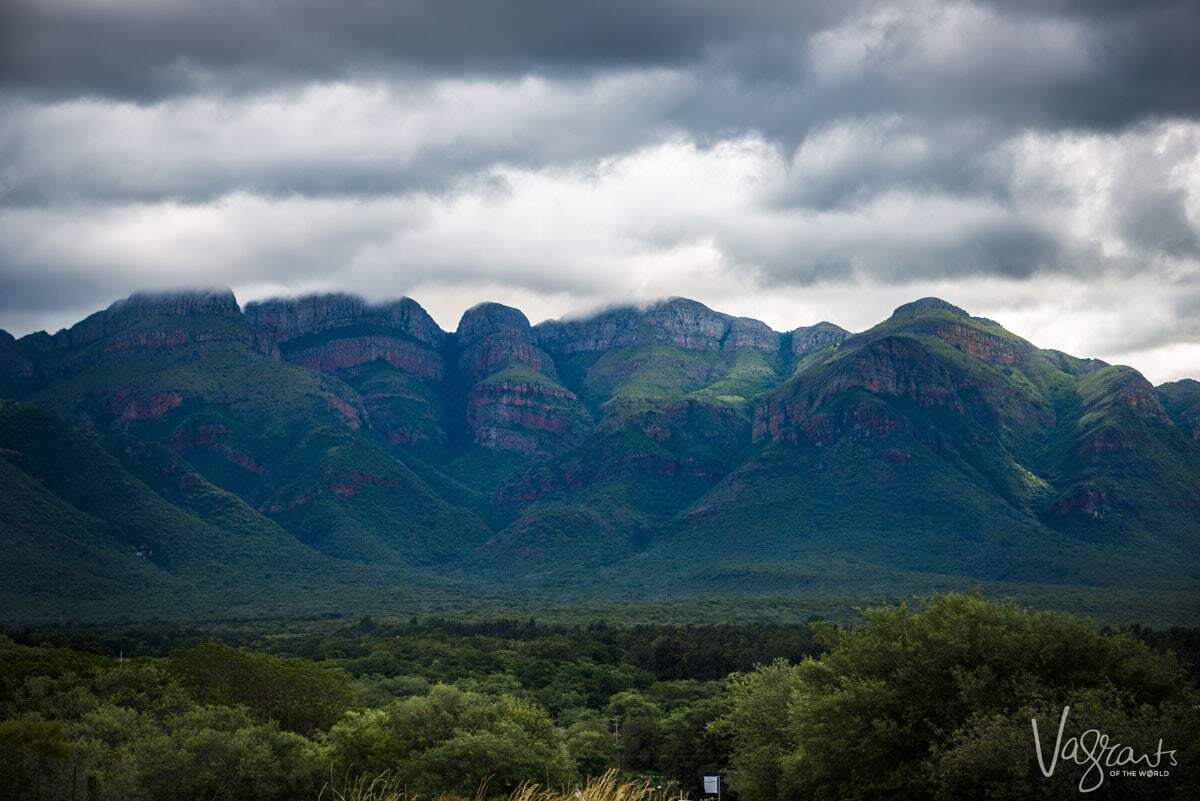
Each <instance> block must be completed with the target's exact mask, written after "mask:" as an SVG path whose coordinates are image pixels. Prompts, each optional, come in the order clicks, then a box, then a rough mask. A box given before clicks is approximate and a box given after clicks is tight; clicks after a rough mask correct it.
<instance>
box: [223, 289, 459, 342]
mask: <svg viewBox="0 0 1200 801" xmlns="http://www.w3.org/2000/svg"><path fill="white" fill-rule="evenodd" d="M246 319H248V320H249V321H250V322H251V323H252V324H253V325H255V326H258V327H259V328H262V329H263V330H265V331H267V332H268V333H270V334H271V336H272V337H274V339H275V341H276V342H280V343H282V342H287V341H288V340H291V339H296V338H298V337H302V336H306V335H309V334H317V333H321V332H325V331H334V330H337V329H342V328H351V327H353V326H374V327H377V328H383V329H395V330H397V331H400V332H402V333H404V334H407V335H408V336H411V337H412V338H413V339H416V340H419V341H421V342H425V343H427V344H430V345H437V344H439V343H440V342H441V341H442V338H443V337H444V336H445V332H443V331H442V329H441V328H439V327H438V325H437V323H435V322H434V320H433V318H432V317H430V316H429V314H428V313H427V312H426V311H425V309H423V308H422V307H421V305H420V304H419V303H417V302H416V301H415V300H413V299H411V298H400V299H398V300H392V301H387V302H384V303H369V302H368V301H366V300H364V299H363V298H362V297H360V296H358V295H348V294H345V293H341V292H334V293H326V294H321V295H303V296H301V297H297V298H272V299H270V300H264V301H259V302H255V303H247V304H246Z"/></svg>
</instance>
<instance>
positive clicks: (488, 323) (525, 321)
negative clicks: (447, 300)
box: [458, 301, 532, 345]
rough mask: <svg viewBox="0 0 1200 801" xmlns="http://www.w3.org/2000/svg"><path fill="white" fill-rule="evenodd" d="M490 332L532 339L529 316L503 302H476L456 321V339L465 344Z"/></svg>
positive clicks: (488, 334)
mask: <svg viewBox="0 0 1200 801" xmlns="http://www.w3.org/2000/svg"><path fill="white" fill-rule="evenodd" d="M492 334H511V335H516V336H519V337H521V338H523V339H530V340H532V334H531V332H530V325H529V318H528V317H526V316H525V313H524V312H522V311H521V310H520V309H514V308H513V307H512V306H505V305H504V304H503V303H493V302H490V301H488V302H484V303H477V304H475V305H474V306H472V307H471V308H469V309H467V310H466V311H465V312H463V316H462V319H461V320H459V321H458V341H459V343H460V344H463V345H466V344H470V343H471V342H475V341H477V340H479V339H482V338H483V337H486V336H490V335H492Z"/></svg>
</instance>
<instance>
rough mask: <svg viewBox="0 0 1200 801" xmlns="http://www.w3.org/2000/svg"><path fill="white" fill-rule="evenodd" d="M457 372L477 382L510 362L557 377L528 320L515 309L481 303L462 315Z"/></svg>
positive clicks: (551, 360)
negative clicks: (538, 344)
mask: <svg viewBox="0 0 1200 801" xmlns="http://www.w3.org/2000/svg"><path fill="white" fill-rule="evenodd" d="M457 344H458V371H459V373H460V375H463V376H464V377H465V378H466V379H467V380H470V381H479V380H481V379H483V378H486V377H487V376H489V375H491V374H493V373H495V372H497V371H498V370H500V369H502V368H504V367H508V366H511V365H513V364H523V365H525V366H527V367H528V368H529V369H531V370H533V371H534V372H535V373H541V374H542V375H545V376H548V377H549V378H555V379H556V378H557V377H558V374H557V371H556V370H555V367H554V360H553V359H552V358H550V356H549V355H548V354H546V352H545V351H543V350H541V349H540V348H539V347H538V346H537V342H536V341H535V339H534V336H533V329H532V328H531V327H530V325H529V320H528V319H526V317H525V315H524V314H522V313H521V312H520V311H518V310H517V309H514V308H512V307H510V306H503V305H501V304H499V303H480V304H479V305H477V306H474V307H472V308H470V309H467V311H466V312H465V313H464V314H463V316H462V320H461V321H459V324H458V331H457Z"/></svg>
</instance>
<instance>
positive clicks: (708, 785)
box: [704, 776, 721, 793]
mask: <svg viewBox="0 0 1200 801" xmlns="http://www.w3.org/2000/svg"><path fill="white" fill-rule="evenodd" d="M704 792H706V793H719V792H721V777H720V776H705V777H704Z"/></svg>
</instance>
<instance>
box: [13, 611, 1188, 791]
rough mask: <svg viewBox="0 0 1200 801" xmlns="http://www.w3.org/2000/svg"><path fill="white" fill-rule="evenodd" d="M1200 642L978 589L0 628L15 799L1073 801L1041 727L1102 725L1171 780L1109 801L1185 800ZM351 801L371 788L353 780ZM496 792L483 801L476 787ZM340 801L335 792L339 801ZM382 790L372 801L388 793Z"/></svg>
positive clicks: (1134, 783)
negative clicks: (593, 607)
mask: <svg viewBox="0 0 1200 801" xmlns="http://www.w3.org/2000/svg"><path fill="white" fill-rule="evenodd" d="M1198 658H1200V637H1198V633H1197V631H1196V630H1194V629H1173V630H1145V629H1140V628H1136V629H1129V630H1124V631H1121V632H1114V631H1098V630H1097V629H1096V628H1095V627H1093V626H1092V625H1090V624H1088V623H1086V622H1083V621H1080V620H1077V619H1074V618H1071V617H1067V616H1062V615H1058V614H1052V613H1044V612H1032V611H1028V610H1024V609H1022V608H1020V607H1017V606H1015V605H1013V604H1006V603H996V602H991V601H986V600H984V599H982V598H980V597H978V596H964V595H949V596H940V597H935V598H932V599H929V600H927V601H923V602H920V603H915V604H912V605H908V604H898V605H889V606H883V607H878V608H873V609H869V610H866V611H865V612H864V613H863V615H862V619H861V620H860V621H859V622H858V623H857V624H855V625H853V626H848V627H836V626H834V625H832V624H828V623H824V622H820V621H812V622H809V623H807V624H795V625H703V626H666V625H641V626H613V625H609V624H605V623H603V622H594V623H591V624H587V625H562V624H553V625H551V624H539V623H537V622H535V621H532V620H530V621H517V620H491V621H487V620H480V621H453V620H445V619H416V618H413V619H409V620H404V621H376V620H372V619H371V618H365V617H364V618H362V619H360V620H357V621H353V622H347V621H324V622H312V623H308V624H303V623H293V624H291V625H290V626H289V627H286V628H284V629H283V630H280V629H279V628H274V629H268V628H266V627H265V626H261V627H254V626H244V627H241V628H238V629H236V630H234V629H229V630H217V629H211V628H208V629H205V628H166V627H158V628H142V629H130V628H122V629H119V630H117V629H114V630H103V629H93V630H86V631H84V630H74V631H69V630H61V629H60V630H28V629H26V630H10V631H7V632H5V633H4V635H3V636H0V665H2V667H0V718H2V722H0V797H3V798H6V799H14V801H15V800H16V799H39V801H41V800H42V799H45V801H55V800H57V799H72V801H102V800H103V799H145V800H146V801H156V800H157V799H164V800H165V799H181V800H182V799H196V800H197V801H201V800H203V801H220V800H221V799H230V800H232V799H255V800H256V801H265V800H266V799H281V800H282V799H316V798H318V797H319V796H320V795H321V794H322V792H323V790H324V791H325V792H326V797H346V798H351V797H364V796H369V795H370V793H365V792H364V787H366V786H368V785H369V784H370V782H371V781H372V780H374V779H376V778H378V777H384V780H385V781H384V785H377V788H378V786H386V787H388V788H392V792H393V793H394V794H399V795H406V796H407V797H409V798H412V797H416V796H420V797H436V796H439V795H450V796H456V797H475V796H476V795H477V794H478V795H482V796H485V797H506V796H508V795H509V794H510V793H512V792H514V791H516V790H518V789H519V788H521V787H522V786H523V785H525V784H526V783H527V782H536V783H538V784H540V785H542V786H543V787H547V788H559V789H566V788H569V787H572V786H575V785H576V784H577V783H578V782H580V781H583V780H586V779H587V778H588V777H596V776H600V775H603V774H605V773H606V772H608V771H617V772H618V773H619V775H620V776H621V777H623V778H626V779H631V780H636V779H641V780H644V781H648V782H649V784H647V785H646V786H647V787H653V788H659V787H661V788H662V793H664V794H669V795H671V796H673V797H679V796H680V795H681V794H682V795H684V796H686V797H690V798H697V797H699V796H701V795H702V785H701V777H702V776H703V775H705V774H719V775H721V776H722V777H724V784H723V796H724V797H725V798H730V799H735V800H736V799H744V801H783V799H793V798H821V799H841V798H862V799H866V798H893V799H929V798H947V799H961V798H985V797H986V798H1013V799H1016V798H1021V799H1032V798H1048V799H1049V798H1057V799H1061V798H1063V797H1066V794H1067V793H1068V792H1071V791H1072V788H1074V787H1075V786H1076V785H1077V784H1078V783H1079V782H1080V781H1081V774H1083V772H1084V771H1085V769H1086V768H1085V767H1083V766H1081V765H1077V764H1074V763H1069V764H1063V765H1060V766H1059V767H1058V769H1057V771H1056V773H1055V774H1054V775H1053V776H1052V777H1051V778H1049V779H1047V778H1045V777H1044V776H1043V775H1041V774H1040V773H1039V771H1038V767H1037V763H1036V761H1035V759H1034V744H1033V740H1032V736H1031V734H1030V723H1029V721H1030V718H1033V717H1036V718H1038V719H1040V720H1042V721H1044V724H1043V725H1044V728H1045V729H1046V730H1047V731H1049V732H1050V733H1049V734H1047V735H1044V737H1045V738H1047V747H1050V745H1049V743H1050V742H1051V741H1052V738H1053V732H1054V729H1055V727H1056V726H1057V723H1058V720H1059V714H1060V711H1061V710H1062V707H1063V706H1064V705H1070V706H1071V719H1070V722H1069V723H1068V724H1067V736H1068V737H1069V736H1071V735H1078V734H1080V732H1082V731H1083V730H1085V729H1088V728H1096V729H1100V730H1103V731H1104V732H1106V733H1108V734H1110V735H1111V736H1112V737H1113V739H1114V740H1120V741H1121V742H1122V743H1123V744H1126V745H1129V746H1132V747H1133V748H1134V750H1135V751H1137V752H1138V753H1139V754H1140V753H1143V752H1150V753H1153V752H1154V750H1155V746H1156V745H1157V744H1158V741H1159V740H1160V739H1161V741H1162V746H1161V748H1162V750H1163V751H1164V753H1165V752H1166V751H1167V750H1174V751H1175V752H1176V753H1175V754H1174V762H1175V763H1177V764H1174V765H1172V764H1171V762H1170V760H1167V758H1166V757H1164V760H1167V761H1166V762H1165V763H1164V765H1163V769H1166V770H1169V775H1166V776H1163V777H1159V778H1138V779H1135V778H1125V779H1120V778H1114V779H1108V778H1105V779H1104V781H1103V784H1102V786H1101V787H1100V788H1099V790H1098V791H1097V792H1096V794H1095V795H1093V797H1098V798H1106V797H1108V798H1126V797H1128V798H1180V799H1182V798H1192V797H1194V796H1191V795H1189V793H1190V792H1191V788H1192V785H1191V784H1189V782H1194V781H1195V778H1194V776H1191V777H1189V775H1188V774H1187V771H1189V770H1194V767H1193V766H1194V765H1195V764H1196V762H1197V757H1200V746H1198V743H1200V737H1198V735H1200V715H1198V714H1197V711H1196V710H1197V704H1198V703H1200V694H1198V692H1197V662H1198ZM355 788H357V793H358V795H355V792H356V789H355ZM481 788H482V790H481ZM331 794H332V795H331ZM376 795H378V793H377V794H376Z"/></svg>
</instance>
